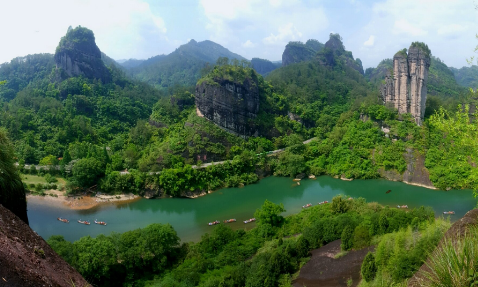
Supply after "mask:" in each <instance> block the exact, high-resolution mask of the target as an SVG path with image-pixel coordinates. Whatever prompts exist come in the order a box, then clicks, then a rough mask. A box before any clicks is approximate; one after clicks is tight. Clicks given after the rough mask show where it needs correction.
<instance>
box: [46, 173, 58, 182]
mask: <svg viewBox="0 0 478 287" xmlns="http://www.w3.org/2000/svg"><path fill="white" fill-rule="evenodd" d="M45 181H46V182H48V183H53V182H58V180H57V179H56V177H54V176H52V175H51V174H49V173H47V174H46V175H45Z"/></svg>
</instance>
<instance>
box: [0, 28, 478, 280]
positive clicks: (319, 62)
mask: <svg viewBox="0 0 478 287" xmlns="http://www.w3.org/2000/svg"><path fill="white" fill-rule="evenodd" d="M75 35H83V36H84V37H83V36H81V37H79V36H75ZM85 35H86V36H85ZM329 41H331V42H327V43H329V45H328V44H325V45H324V44H321V43H320V42H318V41H316V40H313V39H311V40H309V41H307V42H306V44H303V43H301V42H291V43H289V45H288V48H289V53H291V54H290V56H291V59H293V61H295V62H294V63H290V64H288V65H286V66H282V67H280V68H277V69H272V68H271V64H272V63H266V62H264V61H256V62H259V63H260V64H262V65H264V66H265V68H267V72H263V74H265V75H266V76H265V77H264V76H262V75H261V74H260V73H258V72H257V71H256V70H255V69H254V65H253V64H251V63H250V62H249V61H247V60H245V59H243V58H242V57H240V56H239V55H237V54H233V53H231V52H230V51H228V50H227V49H225V48H223V47H221V48H222V49H224V50H222V49H219V48H218V50H215V52H214V53H212V54H208V50H214V49H212V48H211V47H216V48H217V46H215V45H216V44H215V43H213V42H211V41H206V42H200V43H197V42H195V41H194V40H192V41H191V42H190V43H188V44H187V45H183V46H181V47H180V48H179V49H178V50H177V51H176V52H174V53H172V54H170V55H168V56H158V57H155V58H152V59H149V60H147V61H145V62H148V61H149V62H148V63H149V64H148V63H145V62H142V63H137V65H135V67H132V68H124V67H121V66H120V65H119V64H117V63H116V62H115V61H114V60H112V59H111V58H109V57H107V56H106V55H104V54H102V55H101V58H98V57H97V58H96V61H95V62H94V63H95V64H94V65H93V64H92V66H95V65H96V66H98V67H99V69H100V70H101V71H106V72H105V73H107V77H106V78H107V79H111V81H109V80H108V81H102V80H101V79H98V78H91V77H87V75H86V74H82V75H76V76H68V73H67V72H71V71H66V70H65V69H63V70H62V68H57V63H55V58H56V55H55V56H54V55H51V54H36V55H28V56H25V57H18V58H15V59H13V60H12V61H10V62H9V63H5V64H2V65H1V66H0V145H1V146H4V147H5V148H4V149H3V148H2V149H1V150H0V159H1V161H0V164H3V162H5V166H7V165H8V168H5V170H8V171H9V173H8V174H7V175H5V176H4V175H2V176H0V180H1V181H0V187H2V189H3V188H4V187H6V186H7V184H6V183H7V181H6V180H5V178H7V176H8V178H7V180H10V181H12V183H11V185H12V186H13V187H14V188H15V189H19V190H20V189H22V188H21V185H22V183H21V182H20V181H19V177H18V175H19V174H18V173H17V172H19V173H20V176H21V177H22V178H25V176H27V175H35V176H39V177H42V178H43V179H44V180H45V181H46V182H47V184H42V183H36V184H33V183H26V182H24V183H23V186H24V189H25V190H26V191H27V192H30V193H32V194H37V195H42V196H46V195H47V194H48V190H51V189H60V190H62V191H64V192H65V194H68V195H83V194H86V193H87V192H89V193H95V192H101V193H106V194H122V193H134V194H137V195H140V196H146V195H148V197H166V196H172V197H186V196H187V195H188V194H191V193H194V194H199V193H203V192H206V193H208V192H210V191H214V190H218V189H220V188H225V187H241V186H244V185H248V184H253V183H256V182H257V181H259V180H260V179H261V178H264V177H266V176H283V177H290V178H295V177H300V178H303V177H305V176H307V175H315V176H319V175H330V176H333V177H336V178H342V179H376V178H383V177H385V178H386V177H387V174H395V175H397V176H401V175H403V174H404V173H405V172H406V171H407V169H408V168H409V166H414V165H416V164H417V162H418V161H422V162H423V165H424V167H425V168H426V170H427V172H428V173H429V179H430V181H431V182H432V184H433V186H434V187H436V188H438V189H440V190H450V189H471V190H474V192H475V197H476V196H477V195H478V171H477V169H476V163H477V161H478V152H477V151H478V142H477V141H476V138H478V131H477V130H478V129H477V123H476V116H477V115H476V98H477V96H476V91H474V90H473V89H467V88H464V87H463V83H470V84H472V83H474V78H473V77H471V76H467V74H466V73H470V71H471V70H469V69H464V70H460V71H458V70H456V69H454V70H453V69H450V68H449V67H447V66H446V65H445V63H443V62H442V61H441V60H440V59H439V58H437V57H435V56H433V55H431V51H430V50H429V49H428V46H426V45H425V44H424V43H420V42H414V43H413V44H412V45H413V46H415V47H418V48H419V49H423V50H424V52H425V53H426V54H427V55H431V63H430V70H429V78H428V91H429V94H428V97H427V101H426V107H425V119H424V121H423V124H422V125H420V126H419V125H417V124H416V122H415V119H413V118H412V116H411V115H410V114H399V113H398V111H397V110H396V109H394V108H393V107H391V106H389V105H384V104H383V102H381V100H380V87H381V84H382V83H384V79H385V75H386V74H387V73H391V72H392V71H391V70H392V65H393V63H392V60H390V59H385V60H383V61H382V62H381V63H380V64H379V65H378V66H377V68H369V69H367V70H366V71H365V73H364V72H363V68H362V62H361V61H360V59H358V58H354V57H353V55H352V52H350V51H347V50H345V47H344V45H343V43H342V38H341V37H340V35H338V34H330V39H329ZM330 43H332V44H330ZM92 45H94V47H93V46H92ZM78 47H80V48H78ZM81 47H82V48H81ZM65 49H66V50H68V51H70V52H71V51H73V52H72V53H76V52H78V49H85V51H86V50H88V49H91V50H94V51H96V50H98V47H97V46H96V44H95V43H94V36H93V33H92V31H90V30H88V29H86V28H83V27H77V28H75V29H71V30H70V29H69V30H68V32H67V34H66V36H65V37H63V38H62V39H61V40H60V42H59V45H58V49H57V53H59V51H64V50H65ZM218 51H219V52H218ZM294 51H296V53H299V54H294V53H295V52H294ZM300 53H305V54H300ZM398 53H406V49H404V50H400V51H399V52H398ZM80 54H81V53H80ZM171 55H172V56H171ZM185 55H186V56H187V57H186V56H185ZM304 55H305V56H304ZM391 55H392V53H391ZM227 56H230V58H228V57H227ZM236 56H237V57H236ZM186 58H187V59H186ZM100 59H101V60H100ZM185 59H186V60H185ZM259 60H260V59H259ZM92 63H93V62H92ZM158 63H163V64H164V65H162V64H161V65H160V64H158ZM177 63H180V64H181V65H179V64H177ZM146 64H148V65H149V66H148V65H146ZM269 69H270V70H269ZM264 71H265V70H264ZM457 75H459V76H457ZM455 77H456V79H455ZM221 82H228V83H234V84H237V85H243V84H244V83H247V84H248V85H249V84H250V85H251V86H253V88H257V91H258V99H259V110H258V112H257V115H255V116H254V117H253V119H251V120H249V121H248V124H249V125H251V126H254V127H255V128H256V129H257V133H256V135H255V136H251V137H245V136H244V137H241V136H238V135H236V134H233V133H230V132H227V131H226V130H224V129H222V128H220V127H219V126H218V125H216V124H215V123H214V122H213V121H211V120H208V119H206V118H205V117H202V116H200V115H198V111H199V109H198V107H197V106H196V94H197V93H199V91H197V90H196V89H197V88H196V85H197V86H199V85H201V84H206V85H209V86H216V87H220V83H221ZM10 140H11V143H10ZM309 140H310V141H309ZM304 142H307V143H306V144H304ZM273 151H274V152H273ZM272 152H273V153H272ZM220 161H223V163H221V164H216V165H209V166H205V165H204V164H206V163H212V162H216V163H217V162H220ZM15 164H16V165H17V166H18V167H17V170H15V168H11V166H13V165H15ZM0 167H2V166H1V165H0ZM58 179H61V180H62V182H65V183H64V184H60V183H58V182H57V181H58ZM8 184H10V183H8ZM0 195H1V194H0ZM0 199H2V198H1V197H0ZM22 204H23V205H24V204H25V202H22ZM283 212H285V210H284V207H283V205H281V204H280V203H273V202H269V201H267V200H266V201H265V202H264V204H263V205H262V206H261V207H260V208H258V209H257V211H256V213H255V214H254V216H255V218H256V219H257V226H256V227H255V228H253V229H251V230H248V231H245V230H241V229H239V230H232V229H231V228H229V227H228V226H226V225H223V224H220V225H218V226H216V227H214V229H213V230H212V231H211V232H210V233H208V234H204V235H203V236H202V238H201V240H200V241H199V242H189V243H188V242H182V241H181V239H180V238H179V237H178V235H177V233H176V231H175V230H174V229H173V227H172V226H170V225H169V224H166V225H163V224H153V225H150V226H148V227H145V228H143V229H137V230H131V231H128V232H125V233H122V234H119V233H112V234H109V235H100V236H98V237H96V238H92V237H89V236H87V237H83V238H81V239H80V240H78V241H75V242H69V241H67V240H65V239H64V238H63V237H62V236H52V237H51V238H49V239H48V243H49V244H50V246H51V247H52V248H53V249H54V250H55V251H56V252H57V253H58V254H59V255H60V256H61V257H62V258H63V259H65V261H66V262H68V263H69V264H71V265H72V266H73V267H74V268H75V269H76V270H78V271H79V272H80V273H81V275H82V276H84V278H86V279H87V280H88V281H89V282H91V283H92V284H94V285H95V286H121V285H123V286H171V287H173V286H180V287H182V286H291V283H292V280H294V279H295V278H296V277H297V275H298V271H299V270H300V268H301V267H302V266H303V265H304V264H305V263H306V262H307V261H308V260H309V259H310V254H311V253H310V252H311V250H313V249H317V248H320V247H322V246H324V245H326V244H328V243H331V242H333V241H335V240H338V239H341V249H342V252H341V256H344V255H345V254H346V253H347V252H348V251H349V250H352V249H353V250H361V249H363V248H368V247H370V246H375V248H376V249H375V252H373V253H372V252H371V253H369V254H368V255H367V256H366V257H365V260H364V262H363V264H362V267H361V276H362V278H363V279H364V280H363V281H362V285H361V286H406V283H407V280H408V279H409V278H411V277H412V276H413V274H414V273H415V272H417V270H418V269H419V268H420V267H421V266H422V265H423V263H424V262H425V260H426V258H427V257H428V256H429V255H430V254H432V251H433V249H434V248H435V247H436V246H437V245H438V243H439V242H440V240H441V238H442V236H443V234H444V233H445V232H446V230H447V229H448V228H449V227H450V225H451V223H450V222H449V221H447V220H443V219H435V216H434V212H433V210H431V209H430V208H426V207H421V208H417V209H410V210H407V211H405V210H401V209H395V208H390V207H388V206H381V205H379V204H377V203H373V202H366V200H365V199H363V198H358V199H352V198H349V197H347V196H345V195H340V196H337V197H334V198H333V200H332V202H331V203H329V204H323V205H318V206H313V207H311V208H308V209H304V210H303V211H301V212H300V213H299V214H294V215H290V216H288V217H283V216H282V215H281V214H282V213H283ZM475 271H476V270H475ZM474 274H476V273H474ZM467 280H468V279H467ZM473 282H475V283H474V284H476V280H475V281H473ZM437 286H438V285H437ZM470 286H474V285H470Z"/></svg>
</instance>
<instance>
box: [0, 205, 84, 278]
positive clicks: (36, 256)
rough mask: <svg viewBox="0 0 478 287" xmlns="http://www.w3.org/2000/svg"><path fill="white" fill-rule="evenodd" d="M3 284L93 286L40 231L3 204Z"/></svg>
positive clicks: (0, 217) (0, 248)
mask: <svg viewBox="0 0 478 287" xmlns="http://www.w3.org/2000/svg"><path fill="white" fill-rule="evenodd" d="M0 277H2V279H0V286H25V287H29V286H32V287H33V286H35V287H36V286H91V285H89V284H88V282H86V280H85V279H83V277H82V276H81V275H80V274H79V273H78V272H77V271H76V270H75V269H73V267H71V266H70V265H69V264H68V263H66V262H65V261H64V260H63V259H62V258H61V257H60V256H59V255H58V254H56V253H55V252H54V251H53V250H52V249H51V247H50V246H49V245H48V244H47V243H46V242H45V240H43V239H42V238H41V237H40V236H39V235H38V234H36V233H35V232H33V230H31V229H30V227H29V226H28V225H27V224H25V223H23V222H22V221H21V220H20V218H18V217H17V216H15V214H13V213H12V212H10V211H9V210H8V209H6V208H4V207H3V206H2V205H0Z"/></svg>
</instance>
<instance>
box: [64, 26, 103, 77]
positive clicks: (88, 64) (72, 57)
mask: <svg viewBox="0 0 478 287" xmlns="http://www.w3.org/2000/svg"><path fill="white" fill-rule="evenodd" d="M55 64H56V68H57V70H58V71H60V76H61V78H62V79H63V78H68V77H77V76H84V77H86V78H89V79H101V80H102V81H103V82H104V83H107V82H111V74H110V72H109V70H108V68H106V66H105V64H104V63H103V61H102V60H101V51H100V49H99V48H98V46H96V43H95V36H94V34H93V31H91V30H89V29H87V28H84V27H81V26H78V27H76V28H74V29H72V28H71V27H70V28H69V29H68V32H67V33H66V35H65V36H64V37H62V38H61V40H60V43H59V44H58V47H57V48H56V52H55Z"/></svg>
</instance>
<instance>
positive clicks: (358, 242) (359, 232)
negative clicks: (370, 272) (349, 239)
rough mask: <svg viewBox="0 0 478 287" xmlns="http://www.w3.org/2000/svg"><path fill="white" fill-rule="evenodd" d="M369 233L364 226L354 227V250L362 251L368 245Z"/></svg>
mask: <svg viewBox="0 0 478 287" xmlns="http://www.w3.org/2000/svg"><path fill="white" fill-rule="evenodd" d="M370 239H371V238H370V233H369V230H368V228H367V227H366V226H363V225H359V226H357V227H355V231H354V238H353V244H354V248H355V249H362V248H364V247H367V246H368V245H369V244H370Z"/></svg>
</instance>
